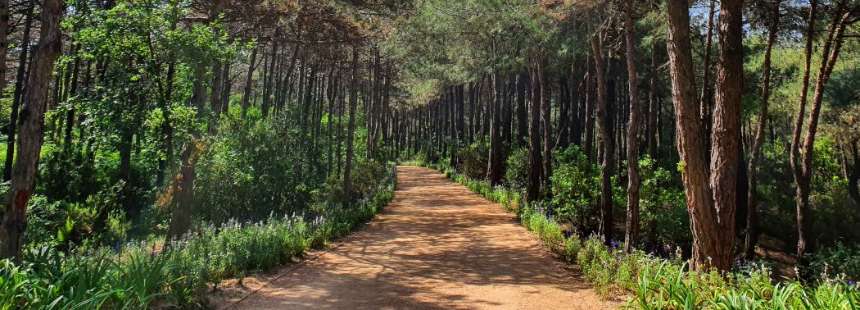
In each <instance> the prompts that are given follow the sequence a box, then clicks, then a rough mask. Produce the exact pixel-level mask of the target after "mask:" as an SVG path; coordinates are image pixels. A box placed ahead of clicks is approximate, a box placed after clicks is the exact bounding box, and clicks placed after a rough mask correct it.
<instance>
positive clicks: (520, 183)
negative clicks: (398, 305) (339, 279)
mask: <svg viewBox="0 0 860 310" xmlns="http://www.w3.org/2000/svg"><path fill="white" fill-rule="evenodd" d="M858 21H860V2H858V1H856V0H834V1H824V0H811V1H793V0H749V1H741V0H722V1H716V0H703V1H686V0H667V1H585V0H582V1H525V0H511V1H471V0H470V1H441V0H423V1H414V2H413V1H386V0H378V1H329V0H313V1H286V0H284V1H230V0H214V1H196V0H165V1H155V0H133V1H132V0H127V1H124V0H117V1H114V0H99V1H89V0H67V1H62V0H42V1H36V0H0V58H2V59H5V60H6V61H5V62H0V89H2V90H3V93H2V100H0V124H3V127H2V131H3V133H4V135H3V136H4V137H5V143H3V144H0V148H5V150H4V151H5V152H2V153H4V154H5V155H6V156H5V166H4V175H3V177H4V181H6V183H4V186H5V188H4V191H5V192H8V194H7V195H6V197H7V202H6V207H5V208H4V210H3V212H2V213H0V219H2V224H0V256H2V257H5V258H11V259H12V261H6V262H4V264H7V265H4V266H6V267H5V268H4V270H7V271H4V272H6V273H7V275H9V278H12V274H13V272H12V271H9V270H13V268H22V269H20V272H21V273H26V274H31V275H33V274H35V275H37V276H31V277H30V278H34V279H42V280H34V281H35V282H32V283H28V284H27V285H29V286H32V285H35V284H34V283H37V282H39V281H41V282H40V283H43V284H45V283H51V281H53V280H49V279H56V278H57V275H58V274H64V273H66V274H67V273H70V272H71V271H70V270H78V272H81V273H87V271H81V270H83V269H80V270H79V269H74V268H76V267H75V266H78V267H80V266H83V265H87V264H92V261H86V260H87V259H103V258H104V257H126V256H128V255H131V254H127V253H130V252H134V251H137V252H139V253H138V254H140V255H142V256H146V255H145V254H146V253H166V254H165V255H173V256H169V257H168V258H164V259H165V261H166V262H170V263H174V264H185V265H183V266H186V267H188V268H190V269H181V270H179V269H177V270H179V271H177V270H173V269H170V268H167V267H165V269H164V270H165V271H164V274H161V275H160V276H163V277H166V278H170V276H171V275H172V276H174V278H175V277H176V275H178V274H183V273H194V274H196V275H197V276H196V277H194V279H193V280H187V279H186V280H187V281H186V280H182V281H179V282H183V281H186V282H188V281H190V283H187V286H182V287H181V288H176V287H173V285H174V284H176V283H171V284H169V285H167V286H170V288H164V287H163V286H157V285H156V286H157V287H156V288H144V289H141V290H140V292H152V291H155V292H162V291H165V290H166V291H169V292H170V294H173V295H171V296H173V298H174V299H173V300H172V301H171V303H172V304H177V305H191V304H199V303H201V301H200V300H199V298H197V297H196V296H198V295H199V294H196V293H194V292H195V290H199V289H200V288H201V287H202V286H205V284H206V283H210V282H215V281H216V280H218V279H223V278H226V277H230V276H235V275H237V274H239V273H241V272H245V271H246V270H256V269H260V268H264V267H271V266H274V265H276V264H277V263H281V262H284V261H285V260H286V259H287V258H288V257H290V256H291V255H293V254H294V253H293V252H292V251H293V250H294V249H305V248H306V247H307V246H311V245H313V244H316V243H320V242H324V241H325V240H329V239H330V237H332V236H336V235H341V234H343V233H345V232H346V231H348V230H349V229H350V228H351V227H352V226H354V225H355V224H357V223H359V222H360V221H361V220H359V219H366V218H367V217H369V216H372V214H373V212H375V210H376V207H377V206H381V205H384V202H385V201H386V199H388V198H390V197H387V196H390V185H391V184H390V183H391V182H392V181H391V175H392V172H391V169H390V167H389V162H391V161H398V160H401V161H403V160H416V161H417V162H419V163H422V164H427V165H435V166H436V167H439V168H440V169H446V170H449V171H451V172H452V173H454V174H458V175H463V176H465V177H467V178H468V179H469V180H472V181H475V182H483V183H482V184H486V187H487V188H490V189H491V190H496V191H503V192H505V193H507V194H506V195H508V194H510V196H511V197H516V198H515V199H514V200H516V201H517V205H518V211H517V212H519V213H520V214H521V215H522V214H540V215H542V216H544V217H546V218H547V219H549V220H551V221H553V222H555V223H558V224H559V225H561V227H562V229H563V231H564V234H565V235H567V236H570V235H576V236H582V237H583V238H585V237H587V236H591V235H595V236H599V238H600V240H601V242H603V243H604V244H605V245H606V246H608V247H610V248H618V250H619V251H621V252H625V253H633V252H636V251H640V252H647V253H650V254H651V255H653V256H656V257H662V258H672V257H674V258H678V259H683V260H685V261H689V263H690V267H692V268H691V269H694V270H702V271H706V270H710V269H712V268H713V269H716V270H720V271H730V270H739V269H743V268H745V267H746V266H750V265H752V264H757V263H764V264H766V265H768V266H770V267H771V268H772V269H773V270H774V275H773V278H774V279H799V280H802V281H803V282H805V283H814V282H815V281H818V280H819V279H821V277H822V276H824V277H830V276H834V277H835V276H837V275H840V276H841V277H844V279H843V280H845V281H853V280H856V279H858V278H860V247H858V244H860V243H858V242H860V232H858V230H857V229H856V228H855V227H856V226H857V225H858V223H860V212H858V208H860V187H858V182H860V153H858V143H859V142H860V128H858V121H860V105H858V104H860V84H858V83H860V82H858V81H860V79H858V78H860V67H858V59H860V57H858V55H860V54H858V53H860V50H858V48H860V45H858V44H860V42H858V40H857V37H858V35H860V28H858V27H860V26H858V23H857V22H858ZM365 207H367V208H370V209H365ZM355 210H360V211H355ZM356 212H358V213H356ZM298 222H301V223H302V224H301V225H299V224H296V223H298ZM255 223H256V224H255ZM341 224H342V225H341ZM255 225H256V226H255ZM302 225H307V227H310V228H307V232H306V231H305V230H301V231H302V233H301V234H295V236H306V235H305V234H306V233H307V234H309V235H313V236H316V237H309V239H305V238H304V237H296V238H297V239H296V240H299V241H295V240H293V241H295V242H298V243H297V244H299V243H300V245H295V244H292V243H290V245H289V246H285V243H284V242H288V241H285V240H281V241H273V243H271V244H267V245H260V244H257V243H253V242H254V241H253V239H255V238H258V239H259V238H260V237H259V235H257V237H253V236H250V237H249V236H247V235H246V236H244V237H243V236H242V234H243V233H242V232H245V234H250V233H249V232H254V231H256V230H255V228H253V227H258V228H257V229H262V230H266V229H263V228H259V227H269V228H271V229H270V234H269V235H268V236H271V237H272V238H273V239H272V240H275V239H277V238H278V237H277V235H276V234H275V232H277V233H279V234H282V235H283V234H292V233H293V232H295V231H296V229H298V228H296V227H304V226H302ZM327 225H328V226H327ZM320 227H322V228H320ZM231 229H233V230H235V231H233V230H231ZM278 229H282V230H278ZM301 229H305V228H301ZM222 231H227V232H229V231H233V233H235V236H232V237H231V236H228V235H227V234H222V235H219V232H222ZM287 231H289V232H290V233H287ZM316 233H319V234H321V235H319V236H317V235H314V234H316ZM214 235H219V236H222V237H219V238H224V239H223V240H222V239H218V240H222V241H223V242H224V243H223V244H218V245H214V244H212V243H208V245H207V243H206V242H220V241H212V240H215V239H217V238H214V237H212V236H214ZM290 236H293V235H290ZM500 237H503V236H500ZM236 238H238V239H241V240H245V241H242V242H246V243H242V242H240V241H236V240H238V239H236ZM243 238H244V239H243ZM315 238H317V239H315ZM204 239H208V240H209V241H204ZM183 240H184V241H183ZM195 240H196V241H195ZM291 240H292V239H291ZM293 241H289V242H293ZM183 242H184V243H183ZM195 242H200V244H199V246H200V247H199V248H198V249H197V250H178V249H180V248H182V249H191V248H194V247H193V246H191V245H194V244H195ZM181 244H189V246H187V247H182V246H177V245H181ZM231 244H232V245H231ZM249 244H253V245H249ZM247 246H259V248H257V249H258V250H261V251H262V252H267V251H268V252H271V257H264V255H261V256H260V257H252V256H253V255H249V254H245V255H244V256H241V261H239V258H238V257H240V256H235V257H232V256H231V258H230V259H229V260H228V259H224V260H223V261H221V262H223V265H219V267H217V268H220V269H217V270H214V269H199V268H202V267H200V265H201V262H205V261H207V260H210V261H211V260H212V259H213V258H212V257H214V256H212V255H215V254H212V253H214V252H215V251H216V250H214V249H223V250H224V251H228V252H230V251H232V252H230V253H238V252H237V250H236V249H237V248H239V247H247ZM207 247H208V248H212V249H210V250H205V251H204V250H203V248H207ZM229 249H233V250H229ZM275 249H276V250H275ZM285 249H289V250H285ZM246 250H247V251H248V252H249V253H261V251H252V250H251V249H246ZM194 251H203V252H194ZM210 251H212V252H210ZM284 251H286V252H284ZM204 252H205V253H206V254H201V253H204ZM82 253H87V255H75V254H82ZM91 253H101V254H91ZM124 253H126V254H124ZM135 253H136V252H135ZM170 253H177V254H175V255H174V254H170ZM291 253H292V254H291ZM153 255H154V254H153ZM237 255H238V254H237ZM83 257H85V258H83ZM93 257H99V258H93ZM171 259H173V260H176V261H171ZM119 260H122V259H119ZM263 260H265V261H263ZM13 261H14V263H13ZM191 261H194V262H196V263H192V262H191ZM165 264H166V266H168V265H170V264H168V263H165ZM120 265H121V264H120ZM15 266H17V267H15ZM112 266H114V265H112ZM123 266H125V265H122V266H120V267H107V266H105V267H104V268H105V270H103V271H104V274H103V276H104V277H108V276H110V275H112V276H116V277H122V276H128V274H130V273H123V272H120V271H116V272H114V271H111V270H113V269H111V268H120V269H118V270H122V269H121V268H125V267H123ZM150 267H151V266H150ZM150 267H147V268H150ZM198 267H199V268H198ZM194 268H198V269H194ZM206 268H210V267H206ZM211 268H216V267H211ZM15 270H19V269H15ZM191 270H194V271H191ZM111 272H114V273H111ZM798 273H799V274H798ZM104 277H103V278H97V279H96V278H91V279H89V281H92V282H94V283H95V282H99V281H102V282H104V281H106V280H105V279H107V278H104ZM26 278H27V277H24V276H22V277H21V279H26ZM80 281H84V280H80ZM132 282H133V281H132ZM142 282H145V281H142ZM7 283H9V282H7ZM846 283H847V282H846ZM46 285H47V284H46ZM129 285H134V284H129ZM141 285H143V284H141ZM34 287H37V286H34ZM56 287H61V288H62V289H58V290H55V291H50V290H49V289H45V291H44V292H42V291H38V292H37V290H36V289H34V290H33V291H28V292H25V293H20V292H18V293H9V296H11V297H10V298H9V300H10V302H11V303H12V304H16V302H20V300H21V299H23V298H24V297H22V296H25V297H27V298H28V299H30V300H31V302H32V303H31V304H26V305H31V306H32V305H40V304H39V302H44V303H45V304H50V303H52V302H54V301H56V300H62V301H63V302H64V303H65V302H68V303H69V304H74V303H75V302H79V301H75V300H74V298H72V297H68V295H69V294H71V293H69V292H70V291H74V290H73V289H69V288H68V287H67V286H62V285H56ZM128 290H132V289H130V288H129V289H128ZM8 292H13V290H11V289H10V291H8ZM14 292H17V291H14ZM111 292H114V291H111V290H109V289H106V290H105V291H104V295H98V296H102V297H99V298H102V299H99V300H100V302H104V303H107V304H108V305H110V303H111V302H118V301H117V300H124V299H123V298H119V297H116V295H115V294H114V293H111ZM22 294H23V295H22ZM27 294H31V295H27ZM40 294H42V295H40ZM140 294H141V296H139V298H138V301H140V304H141V305H143V306H144V307H145V306H147V305H149V302H150V301H149V299H147V298H152V296H150V295H147V294H148V293H140ZM159 294H160V293H159ZM57 296H60V297H57ZM63 296H65V297H63ZM147 296H149V297H147ZM153 296H154V295H153ZM159 296H160V295H159ZM33 298H36V299H33ZM33 300H36V302H33ZM18 305H19V306H20V305H22V304H20V303H18Z"/></svg>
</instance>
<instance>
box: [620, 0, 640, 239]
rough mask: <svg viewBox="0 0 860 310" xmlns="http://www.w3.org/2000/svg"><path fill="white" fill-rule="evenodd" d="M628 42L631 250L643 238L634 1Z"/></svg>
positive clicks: (628, 21) (630, 6)
mask: <svg viewBox="0 0 860 310" xmlns="http://www.w3.org/2000/svg"><path fill="white" fill-rule="evenodd" d="M625 7H626V12H625V14H624V45H625V49H626V53H627V57H626V58H627V80H628V92H629V96H630V119H629V122H628V124H627V223H626V229H625V232H626V234H625V235H624V251H626V252H628V253H630V252H631V251H632V250H633V249H634V246H635V243H636V242H637V240H638V238H639V182H640V181H639V127H640V124H639V122H640V121H639V119H640V115H639V113H640V107H639V89H638V86H637V84H638V81H639V80H638V76H637V73H636V38H635V29H634V28H633V4H632V3H631V2H630V1H627V2H625Z"/></svg>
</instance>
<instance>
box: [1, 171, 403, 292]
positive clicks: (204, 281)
mask: <svg viewBox="0 0 860 310" xmlns="http://www.w3.org/2000/svg"><path fill="white" fill-rule="evenodd" d="M386 178H387V179H386V181H385V182H382V183H381V185H380V187H379V188H377V189H376V190H374V191H373V192H371V193H368V195H367V196H366V197H365V198H364V199H362V200H361V201H359V202H358V203H356V204H354V205H329V206H326V207H324V208H320V209H323V210H325V212H323V214H322V215H320V216H318V217H315V218H311V219H308V218H305V217H304V216H302V215H292V216H284V217H272V218H270V219H269V220H267V221H264V222H259V223H245V224H243V223H237V222H230V223H227V224H224V225H220V226H208V227H204V228H202V229H200V230H198V231H195V232H194V233H192V234H189V235H187V236H185V237H184V238H182V239H181V240H176V241H171V242H168V243H167V244H164V243H163V242H142V243H137V244H130V245H128V246H125V247H124V248H123V249H122V250H121V251H120V252H118V253H116V252H114V251H112V250H110V249H99V250H95V251H90V252H85V253H81V252H72V253H68V254H64V253H59V252H56V251H54V250H51V249H48V248H45V249H37V250H30V251H28V252H26V253H25V259H24V260H23V261H24V262H25V263H23V264H20V265H16V264H13V263H12V262H10V261H8V260H2V261H0V309H20V308H36V309H100V308H108V309H114V308H123V309H143V308H150V307H180V308H203V307H205V306H206V304H205V298H204V295H205V293H206V291H207V289H208V287H209V286H210V285H212V284H217V283H218V282H220V281H221V280H223V279H227V278H231V277H238V276H242V275H244V274H246V273H248V272H253V271H259V270H267V269H270V268H273V267H275V266H279V265H282V264H285V263H287V262H290V261H291V260H292V259H293V258H295V257H297V256H299V255H301V254H302V253H304V252H305V251H306V250H307V249H309V248H311V247H318V246H322V245H324V244H325V243H327V242H329V241H331V240H333V239H335V238H338V237H341V236H344V235H345V234H347V233H349V232H350V231H351V230H353V229H354V228H355V227H357V226H358V225H360V224H362V223H364V222H366V221H368V220H370V219H371V218H372V217H373V216H374V215H375V214H376V213H377V212H378V211H379V210H380V209H381V208H382V207H384V206H385V205H386V204H387V203H388V201H390V200H391V198H392V197H393V191H394V172H393V169H392V172H391V173H389V175H388V176H387V177H386Z"/></svg>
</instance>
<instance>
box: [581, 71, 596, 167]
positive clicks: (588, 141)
mask: <svg viewBox="0 0 860 310" xmlns="http://www.w3.org/2000/svg"><path fill="white" fill-rule="evenodd" d="M591 58H592V57H590V56H589V57H586V60H585V99H584V100H585V111H584V115H583V118H584V119H585V122H584V123H585V142H584V143H583V151H584V152H585V155H586V156H587V157H588V159H594V99H595V98H594V70H593V69H592V67H591Z"/></svg>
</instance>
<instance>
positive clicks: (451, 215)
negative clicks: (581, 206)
mask: <svg viewBox="0 0 860 310" xmlns="http://www.w3.org/2000/svg"><path fill="white" fill-rule="evenodd" d="M261 286H262V287H259V288H258V290H257V291H256V292H255V293H253V294H251V295H250V296H247V297H246V298H245V299H244V300H242V301H241V302H238V303H231V302H225V303H224V304H222V306H226V307H227V308H238V309H488V308H493V309H495V308H499V309H609V308H617V307H618V306H619V305H620V303H617V302H607V301H604V300H601V298H600V297H598V296H597V295H596V294H595V293H594V291H593V290H592V289H590V288H589V286H588V284H587V283H586V282H584V281H583V280H582V279H579V278H578V277H576V276H575V275H573V274H572V273H571V272H570V271H568V270H566V269H565V266H564V264H562V263H561V262H559V261H558V260H556V259H555V258H553V257H552V255H550V254H549V253H548V252H547V251H546V250H544V249H543V248H542V247H541V246H540V244H539V242H538V241H537V240H536V239H535V237H534V236H532V235H531V234H529V233H528V232H527V231H526V230H525V229H524V228H522V227H521V226H519V225H518V224H517V223H516V222H515V220H514V218H513V216H512V215H510V214H508V213H506V212H504V211H503V210H502V209H501V208H500V207H499V206H497V205H494V204H492V203H490V202H488V201H487V200H485V199H483V198H481V197H479V196H478V195H476V194H473V193H472V192H470V191H469V190H468V189H466V188H465V187H463V186H461V185H459V184H456V183H452V182H451V181H449V180H447V179H446V178H445V177H444V176H443V175H441V174H439V173H438V172H435V171H433V170H430V169H425V168H418V167H408V166H402V167H398V190H397V192H396V195H395V198H394V201H392V203H391V204H390V205H389V206H388V207H387V208H386V210H385V212H383V214H380V215H379V216H378V217H377V218H376V219H375V220H374V221H373V222H372V223H371V224H369V225H368V227H366V228H365V229H363V230H362V231H360V232H357V233H355V234H353V235H352V236H351V237H349V238H348V239H346V240H344V241H342V243H340V244H339V245H338V246H337V247H336V248H334V249H331V250H329V251H326V252H322V253H319V256H318V257H316V258H311V259H309V260H307V261H306V262H304V263H302V264H300V265H295V266H293V267H286V268H285V269H284V270H283V271H281V273H280V274H279V275H277V276H275V277H273V278H272V280H271V283H268V284H267V285H261Z"/></svg>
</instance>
